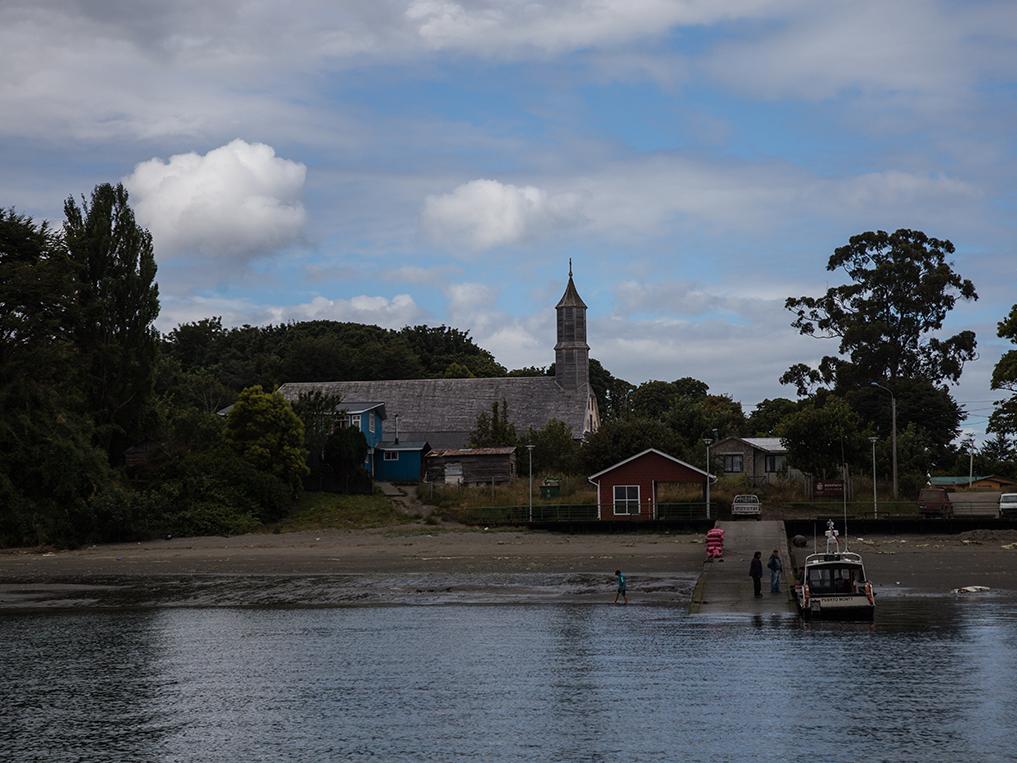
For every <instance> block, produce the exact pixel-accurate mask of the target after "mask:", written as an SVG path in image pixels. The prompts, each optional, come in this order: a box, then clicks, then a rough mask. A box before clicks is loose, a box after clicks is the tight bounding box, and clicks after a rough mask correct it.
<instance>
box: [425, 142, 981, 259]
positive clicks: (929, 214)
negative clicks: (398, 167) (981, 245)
mask: <svg viewBox="0 0 1017 763" xmlns="http://www.w3.org/2000/svg"><path fill="white" fill-rule="evenodd" d="M540 182H541V184H542V186H543V187H536V186H524V187H519V186H514V185H507V184H503V183H501V182H498V181H496V180H474V181H471V182H469V183H465V184H463V185H460V186H459V187H457V188H456V189H455V190H453V191H452V192H451V193H448V194H445V195H441V196H429V197H428V198H427V201H426V202H425V205H424V209H423V213H422V215H421V220H422V226H423V228H424V230H425V231H426V232H427V233H428V235H429V237H430V238H431V239H432V240H433V241H435V242H437V243H440V244H442V245H443V246H446V247H449V248H451V249H455V248H456V247H466V248H468V249H469V250H471V251H479V250H483V249H488V248H492V247H495V246H499V245H506V244H510V243H514V244H518V243H521V242H525V241H528V240H532V239H535V238H538V237H540V236H541V235H548V234H550V233H551V232H553V231H561V230H569V231H574V230H578V231H582V232H585V233H586V234H588V235H595V236H604V235H607V236H611V237H619V236H621V237H625V238H628V237H636V238H639V239H642V240H645V238H646V236H647V235H650V236H652V235H656V234H659V233H663V232H665V231H667V230H669V229H671V228H673V226H675V225H685V226H687V227H690V228H693V229H695V230H696V232H697V233H700V232H702V230H703V226H709V227H710V228H711V229H714V230H719V229H725V230H734V231H742V232H747V231H757V232H758V231H765V230H772V229H774V228H777V227H779V226H781V225H799V224H800V221H801V219H802V217H803V216H804V215H808V216H809V217H810V218H818V219H824V220H844V219H849V220H851V221H854V220H857V219H866V220H869V221H872V220H874V221H875V222H877V223H878V224H879V225H884V226H886V225H894V223H893V219H895V218H896V219H909V220H915V219H917V220H919V221H921V220H926V221H933V222H936V223H939V222H941V221H942V220H944V219H947V218H949V219H957V220H970V219H972V218H973V215H972V208H973V207H974V206H975V205H976V204H977V203H978V202H979V200H980V199H981V197H982V193H981V191H980V189H978V188H977V187H976V186H974V185H972V184H971V183H969V182H967V181H965V180H963V179H961V178H956V177H951V176H948V175H945V174H943V173H923V172H909V171H904V170H895V169H888V170H885V171H881V172H872V173H864V174H860V175H846V176H843V177H819V176H816V175H813V174H810V173H809V172H806V171H804V170H803V169H801V168H799V167H797V166H794V165H792V164H789V163H781V162H768V163H762V162H734V161H728V162H707V161H703V160H700V159H696V158H689V157H687V156H684V155H682V154H677V153H670V154H669V153H661V154H656V155H652V156H641V157H639V156H634V157H628V158H626V159H625V160H624V161H618V160H612V161H606V162H602V163H600V164H599V165H596V166H594V167H593V168H592V170H589V171H586V172H584V173H577V174H573V175H558V176H548V177H545V178H543V179H542V180H541V181H540ZM884 220H886V221H888V222H886V223H884V222H883V221H884ZM865 224H866V225H871V223H870V222H866V223H865ZM894 227H896V226H894Z"/></svg>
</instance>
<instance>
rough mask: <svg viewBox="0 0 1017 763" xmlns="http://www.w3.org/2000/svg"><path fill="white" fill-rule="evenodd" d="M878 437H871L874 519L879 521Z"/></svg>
mask: <svg viewBox="0 0 1017 763" xmlns="http://www.w3.org/2000/svg"><path fill="white" fill-rule="evenodd" d="M878 439H879V438H878V437H870V438H869V442H871V443H872V518H873V519H879V504H878V503H877V502H876V441H877V440H878Z"/></svg>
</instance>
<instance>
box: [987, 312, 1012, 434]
mask: <svg viewBox="0 0 1017 763" xmlns="http://www.w3.org/2000/svg"><path fill="white" fill-rule="evenodd" d="M996 333H997V335H998V336H999V338H1000V339H1009V340H1010V341H1011V342H1013V343H1014V344H1017V305H1014V306H1013V307H1012V308H1011V309H1010V314H1009V315H1008V316H1007V317H1006V318H1004V319H1003V320H1001V321H1000V322H999V324H998V327H997V331H996ZM992 388H993V389H1003V390H1006V391H1008V392H1010V393H1012V394H1011V395H1010V397H1009V398H1007V399H1006V400H1002V401H1000V402H998V403H996V410H994V411H993V412H992V415H991V416H990V417H989V427H988V431H990V432H996V433H998V434H1006V435H1014V434H1017V349H1015V350H1007V351H1006V352H1004V353H1003V357H1001V358H1000V359H999V361H998V362H997V363H996V367H995V368H993V369H992Z"/></svg>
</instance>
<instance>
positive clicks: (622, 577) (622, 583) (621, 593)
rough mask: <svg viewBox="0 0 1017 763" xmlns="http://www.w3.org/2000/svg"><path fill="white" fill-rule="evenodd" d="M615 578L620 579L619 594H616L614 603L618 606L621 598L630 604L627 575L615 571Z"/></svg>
mask: <svg viewBox="0 0 1017 763" xmlns="http://www.w3.org/2000/svg"><path fill="white" fill-rule="evenodd" d="M614 576H615V578H617V579H618V593H616V594H615V595H614V603H615V604H617V603H618V597H621V598H622V599H624V600H625V603H626V604H628V603H629V595H628V593H627V592H626V591H625V575H623V574H622V571H621V570H615V571H614Z"/></svg>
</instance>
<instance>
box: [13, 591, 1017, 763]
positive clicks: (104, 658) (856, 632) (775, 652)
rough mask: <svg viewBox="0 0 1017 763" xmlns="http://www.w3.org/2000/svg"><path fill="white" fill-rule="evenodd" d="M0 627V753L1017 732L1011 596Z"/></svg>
mask: <svg viewBox="0 0 1017 763" xmlns="http://www.w3.org/2000/svg"><path fill="white" fill-rule="evenodd" d="M576 583H577V584H579V585H582V584H583V581H576ZM0 632H2V633H3V643H4V646H5V648H4V649H3V650H0V677H2V678H3V686H4V694H5V701H4V702H3V703H0V759H2V760H23V759H28V760H31V759H40V760H41V759H45V760H124V761H128V760H131V761H133V760H310V759H339V758H341V759H348V758H354V759H356V758H377V759H380V760H400V759H421V758H439V759H467V758H481V759H488V760H493V759H541V760H584V759H585V760H609V759H622V758H624V759H668V760H674V759H685V760H697V759H728V758H739V757H743V756H747V755H750V754H751V755H753V756H756V757H759V758H761V759H773V758H778V757H784V758H793V759H800V758H803V757H806V756H810V757H815V758H816V759H824V760H829V759H834V760H836V759H848V758H852V759H854V758H872V759H887V758H896V759H919V758H923V759H929V758H932V759H936V758H939V759H965V758H971V757H974V756H975V755H981V756H983V757H986V758H987V759H994V758H996V759H1001V758H1004V757H1005V756H1006V755H1008V754H1009V752H1008V751H1009V749H1010V747H1011V746H1012V744H1011V729H1013V728H1014V727H1017V711H1015V708H1017V682H1015V681H1014V680H1013V677H1014V676H1015V675H1017V604H1015V603H1014V602H1013V601H1012V600H1007V599H995V600H982V601H970V600H967V601H959V600H956V599H950V598H941V599H936V600H932V599H915V600H912V599H901V600H896V601H887V602H884V604H883V605H882V606H881V607H880V611H879V615H878V620H877V622H876V623H875V624H873V625H868V624H850V623H848V624H844V623H839V624H827V623H809V624H803V623H801V622H800V621H798V620H797V619H796V618H793V617H785V616H780V615H776V616H772V617H770V616H767V617H762V618H759V617H722V616H716V617H714V616H710V617H690V616H687V615H686V614H685V613H684V612H683V611H679V610H674V609H668V608H664V607H655V606H644V607H602V606H601V607H598V606H585V605H562V606H486V607H468V606H447V607H428V608H421V607H388V608H364V609H284V610H280V609H228V608H216V609H165V610H157V609H153V610H133V611H119V612H71V613H66V612H65V613H38V614H21V615H8V616H6V617H5V618H4V619H3V620H2V621H0Z"/></svg>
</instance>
